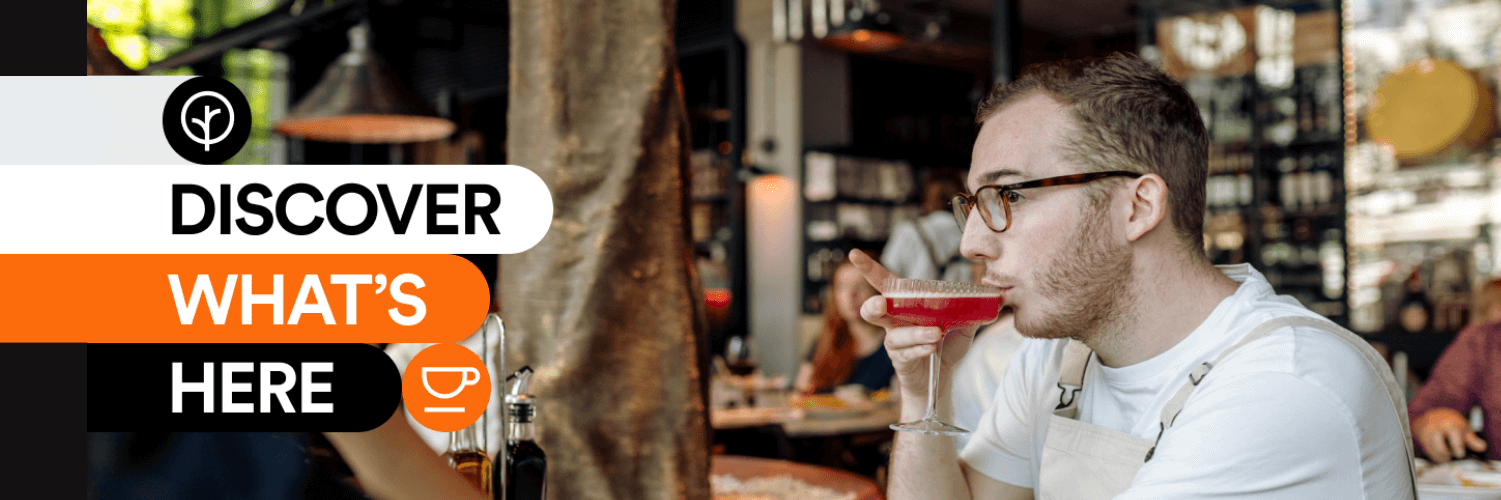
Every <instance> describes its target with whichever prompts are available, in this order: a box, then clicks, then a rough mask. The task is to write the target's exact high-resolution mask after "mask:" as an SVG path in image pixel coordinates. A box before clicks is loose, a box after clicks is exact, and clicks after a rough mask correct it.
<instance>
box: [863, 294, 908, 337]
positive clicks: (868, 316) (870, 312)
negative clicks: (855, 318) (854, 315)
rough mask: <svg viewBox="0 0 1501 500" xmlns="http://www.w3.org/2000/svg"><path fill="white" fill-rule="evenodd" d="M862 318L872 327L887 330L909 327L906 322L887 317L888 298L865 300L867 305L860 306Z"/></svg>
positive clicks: (878, 296)
mask: <svg viewBox="0 0 1501 500" xmlns="http://www.w3.org/2000/svg"><path fill="white" fill-rule="evenodd" d="M860 317H862V318H865V321H866V322H868V323H870V324H872V325H876V326H879V327H881V328H886V329H891V328H897V327H902V326H907V323H906V322H904V321H901V320H898V319H896V318H892V317H888V316H886V298H885V297H882V296H880V295H877V296H874V297H871V298H868V299H865V303H864V304H860Z"/></svg>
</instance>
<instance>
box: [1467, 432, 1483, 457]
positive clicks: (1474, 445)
mask: <svg viewBox="0 0 1501 500" xmlns="http://www.w3.org/2000/svg"><path fill="white" fill-rule="evenodd" d="M1465 443H1467V444H1469V445H1470V449H1472V450H1475V451H1476V452H1477V453H1485V440H1484V439H1480V436H1477V435H1475V432H1474V431H1471V432H1468V433H1465Z"/></svg>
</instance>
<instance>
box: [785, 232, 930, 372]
mask: <svg viewBox="0 0 1501 500" xmlns="http://www.w3.org/2000/svg"><path fill="white" fill-rule="evenodd" d="M953 223H954V221H953V219H952V218H950V219H949V224H950V225H952V224H953ZM874 296H876V289H875V288H873V287H871V286H870V284H869V283H866V282H865V278H863V277H861V276H860V272H859V271H857V270H855V266H853V265H851V264H850V263H849V262H848V261H846V262H844V263H842V264H840V265H839V268H838V269H836V270H835V271H834V279H833V281H832V286H831V287H830V288H829V299H830V300H829V305H828V307H825V308H824V327H823V331H822V333H820V334H819V337H818V341H817V342H815V343H814V344H813V351H812V352H811V353H810V354H809V356H808V358H807V361H805V362H804V363H803V365H802V368H801V369H799V370H798V374H797V381H796V385H795V389H796V390H797V391H798V392H799V393H802V394H813V393H816V392H824V391H828V390H832V389H833V388H835V387H839V386H841V385H846V384H860V385H861V386H864V387H865V389H866V390H869V391H877V390H880V389H884V388H886V387H887V386H889V385H891V378H892V377H893V376H895V375H896V370H895V369H893V368H892V367H891V358H890V357H889V356H887V355H886V346H885V341H886V330H885V329H883V328H881V327H878V326H876V325H872V324H870V322H867V321H865V319H864V318H861V317H860V305H861V304H864V303H865V301H866V300H867V299H869V298H871V297H874Z"/></svg>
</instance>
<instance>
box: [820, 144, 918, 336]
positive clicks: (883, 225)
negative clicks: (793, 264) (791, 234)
mask: <svg viewBox="0 0 1501 500" xmlns="http://www.w3.org/2000/svg"><path fill="white" fill-rule="evenodd" d="M803 177H804V180H803V254H804V255H803V258H804V260H805V264H804V267H803V312H805V313H808V314H817V313H819V312H822V311H823V309H824V307H825V306H826V304H824V302H825V301H826V300H828V293H827V292H828V287H829V284H830V281H831V280H832V279H833V277H834V271H836V270H837V269H838V268H839V264H840V263H842V262H844V261H845V260H846V258H847V257H848V256H849V251H850V250H851V249H856V248H858V249H862V250H869V251H876V252H879V251H880V250H881V249H882V247H884V246H885V244H886V239H887V238H888V237H889V236H891V230H892V228H893V227H896V225H897V224H900V223H902V222H903V221H908V220H913V219H916V218H918V217H920V216H921V215H922V212H921V209H920V208H919V207H918V205H917V204H916V200H915V195H916V193H917V173H916V171H915V170H914V168H913V166H912V165H911V164H910V163H908V162H906V161H903V160H890V159H880V158H870V157H862V156H853V155H845V154H836V153H831V152H825V151H808V152H807V153H806V154H805V155H804V157H803Z"/></svg>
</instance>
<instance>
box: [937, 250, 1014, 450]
mask: <svg viewBox="0 0 1501 500" xmlns="http://www.w3.org/2000/svg"><path fill="white" fill-rule="evenodd" d="M982 272H983V271H982ZM976 275H977V276H978V275H979V274H978V273H977V274H976ZM1022 338H1023V337H1022V334H1021V333H1020V332H1017V331H1016V318H1015V317H1014V316H1012V315H1011V310H1010V309H1002V310H1001V316H1000V318H997V319H996V321H995V323H991V324H989V325H986V326H985V327H984V328H981V329H980V332H979V333H976V334H975V340H974V343H973V344H971V345H970V346H969V353H968V354H965V355H964V359H961V360H959V366H957V367H955V368H954V394H953V396H952V399H953V402H954V420H953V423H954V425H957V426H959V427H961V428H965V429H976V428H979V426H980V417H981V416H984V415H985V410H987V409H989V408H990V405H991V403H992V402H993V401H994V400H995V395H996V389H998V388H1000V385H1001V376H1002V375H1004V374H1005V373H1006V366H1007V365H1009V364H1010V363H1011V357H1012V356H1013V355H1015V354H1016V351H1018V350H1020V349H1021V346H1022ZM971 435H972V434H965V435H963V436H955V438H954V446H955V448H956V449H961V450H962V449H964V446H965V445H966V444H968V443H969V437H970V436H971Z"/></svg>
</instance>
